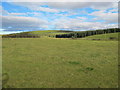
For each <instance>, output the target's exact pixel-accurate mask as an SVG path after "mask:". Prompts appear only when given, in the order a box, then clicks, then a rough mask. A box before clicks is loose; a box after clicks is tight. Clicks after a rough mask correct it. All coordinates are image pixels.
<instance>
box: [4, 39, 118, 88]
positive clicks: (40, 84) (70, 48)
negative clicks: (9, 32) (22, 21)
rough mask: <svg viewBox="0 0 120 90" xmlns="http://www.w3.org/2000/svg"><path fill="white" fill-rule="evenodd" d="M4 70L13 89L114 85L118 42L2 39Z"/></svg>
mask: <svg viewBox="0 0 120 90" xmlns="http://www.w3.org/2000/svg"><path fill="white" fill-rule="evenodd" d="M3 72H7V73H8V74H9V77H10V79H9V81H8V83H7V85H9V86H11V87H15V88H116V87H117V86H118V41H114V40H113V41H112V40H111V41H110V40H107V41H104V40H101V41H97V40H82V39H75V40H72V39H52V38H3Z"/></svg>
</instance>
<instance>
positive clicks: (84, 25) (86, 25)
mask: <svg viewBox="0 0 120 90" xmlns="http://www.w3.org/2000/svg"><path fill="white" fill-rule="evenodd" d="M54 25H55V27H56V29H67V30H96V29H104V28H116V27H118V26H117V24H107V23H100V22H84V21H83V20H79V19H69V20H68V19H65V18H63V19H56V20H55V21H54Z"/></svg>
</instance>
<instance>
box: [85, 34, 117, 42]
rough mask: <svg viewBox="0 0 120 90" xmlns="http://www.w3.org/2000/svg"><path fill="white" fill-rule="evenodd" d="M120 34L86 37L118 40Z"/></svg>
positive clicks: (89, 37)
mask: <svg viewBox="0 0 120 90" xmlns="http://www.w3.org/2000/svg"><path fill="white" fill-rule="evenodd" d="M118 34H119V33H108V34H100V35H93V36H88V37H85V38H86V39H100V40H118Z"/></svg>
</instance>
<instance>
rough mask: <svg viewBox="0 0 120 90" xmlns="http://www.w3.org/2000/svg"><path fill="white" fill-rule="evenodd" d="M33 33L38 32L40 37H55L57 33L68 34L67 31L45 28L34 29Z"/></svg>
mask: <svg viewBox="0 0 120 90" xmlns="http://www.w3.org/2000/svg"><path fill="white" fill-rule="evenodd" d="M30 33H32V34H36V35H38V36H40V37H43V38H44V37H55V35H57V34H67V33H66V32H62V31H61V32H60V31H59V30H45V31H32V32H30Z"/></svg>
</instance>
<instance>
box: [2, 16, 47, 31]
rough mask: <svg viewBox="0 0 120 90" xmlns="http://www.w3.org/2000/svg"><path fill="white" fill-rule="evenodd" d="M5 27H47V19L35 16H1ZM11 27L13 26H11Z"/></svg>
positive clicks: (17, 28)
mask: <svg viewBox="0 0 120 90" xmlns="http://www.w3.org/2000/svg"><path fill="white" fill-rule="evenodd" d="M1 18H2V27H3V28H4V29H9V30H11V29H16V30H20V29H30V30H31V29H38V28H45V27H47V24H48V22H47V21H46V20H42V19H38V18H33V17H17V16H1ZM9 27H11V28H9Z"/></svg>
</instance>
